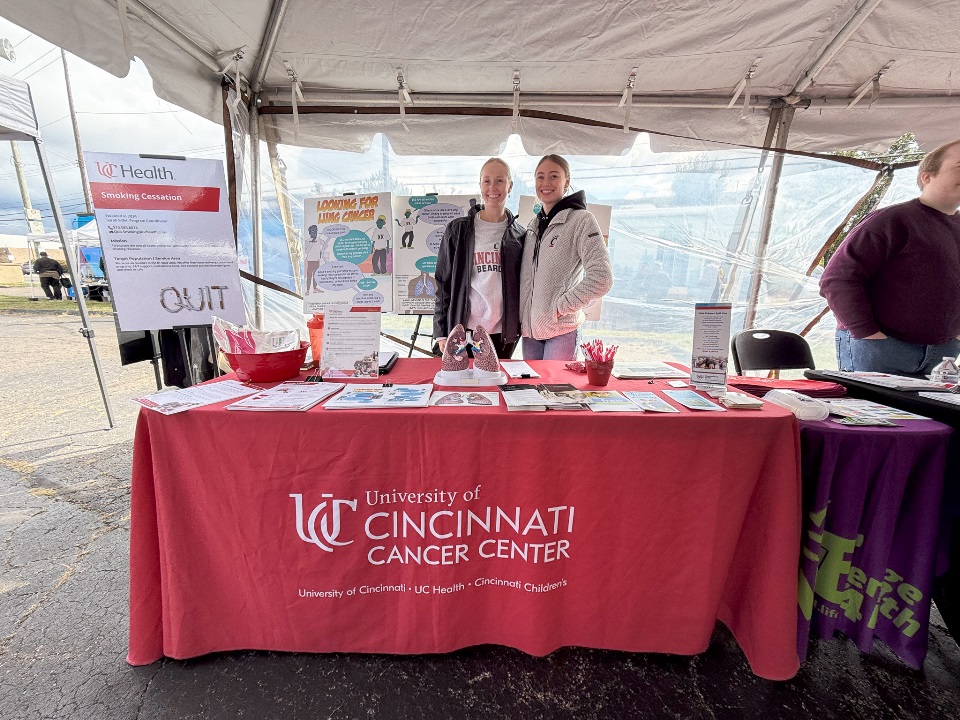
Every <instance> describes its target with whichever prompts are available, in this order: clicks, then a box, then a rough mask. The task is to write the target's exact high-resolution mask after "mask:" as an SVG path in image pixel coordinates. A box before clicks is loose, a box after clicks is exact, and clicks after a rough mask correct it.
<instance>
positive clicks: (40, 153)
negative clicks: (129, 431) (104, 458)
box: [33, 135, 115, 428]
mask: <svg viewBox="0 0 960 720" xmlns="http://www.w3.org/2000/svg"><path fill="white" fill-rule="evenodd" d="M33 144H34V146H35V147H36V148H37V157H38V158H39V159H40V169H41V171H42V172H43V182H44V184H45V185H46V186H47V196H48V197H49V198H50V209H51V210H52V211H53V221H54V222H55V223H56V225H57V233H59V235H60V244H61V245H62V246H63V254H64V256H65V257H66V258H67V272H69V273H70V282H72V283H73V292H74V295H75V296H76V298H77V307H78V308H79V309H80V321H81V323H82V324H83V327H82V328H80V334H81V335H83V336H84V337H85V338H86V339H87V344H88V345H89V346H90V355H91V356H92V357H93V367H94V370H96V373H97V382H98V383H100V394H101V395H102V396H103V407H104V408H105V409H106V411H107V421H108V422H109V423H110V427H111V428H113V427H114V425H115V423H114V421H113V408H111V407H110V396H109V395H108V393H107V383H106V380H105V379H104V377H103V369H102V368H101V367H100V356H99V355H97V346H96V343H94V341H93V338H94V334H95V333H94V331H93V328H91V327H90V318H89V316H88V315H87V303H86V301H85V300H84V299H83V286H82V285H81V284H80V283H79V282H78V280H79V277H80V274H79V273H78V272H77V268H76V261H75V260H74V258H73V253H71V252H70V248H69V246H68V243H67V230H66V226H65V224H64V222H63V214H62V213H61V212H60V201H59V200H58V199H57V191H56V189H55V188H54V187H53V176H52V174H51V173H50V165H49V163H48V162H47V153H46V151H45V150H44V149H43V140H42V139H40V137H39V135H38V136H37V137H35V138H34V139H33Z"/></svg>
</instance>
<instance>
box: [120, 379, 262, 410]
mask: <svg viewBox="0 0 960 720" xmlns="http://www.w3.org/2000/svg"><path fill="white" fill-rule="evenodd" d="M259 390H260V388H258V387H254V386H251V385H247V384H245V383H242V382H240V381H239V380H221V381H220V382H211V383H204V384H203V385H192V386H191V387H188V388H183V389H182V390H164V391H162V392H158V393H154V394H153V395H146V396H144V397H138V398H132V399H133V402H135V403H137V404H138V405H142V406H143V407H145V408H147V409H148V410H153V411H154V412H158V413H161V414H163V415H175V414H177V413H181V412H185V411H187V410H192V409H193V408H198V407H204V406H205V405H215V404H216V403H219V402H223V401H224V400H236V399H237V398H238V397H243V396H245V395H253V394H254V393H255V392H258V391H259Z"/></svg>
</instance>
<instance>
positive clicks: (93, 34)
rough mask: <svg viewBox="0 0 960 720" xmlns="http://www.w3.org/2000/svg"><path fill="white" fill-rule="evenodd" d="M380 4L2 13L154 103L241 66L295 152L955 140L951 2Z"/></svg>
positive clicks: (134, 3) (177, 3)
mask: <svg viewBox="0 0 960 720" xmlns="http://www.w3.org/2000/svg"><path fill="white" fill-rule="evenodd" d="M118 4H119V6H120V7H121V8H125V13H123V15H121V13H120V12H119V11H118ZM382 8H383V9H381V6H379V5H377V4H367V5H364V6H358V5H357V4H356V3H353V2H322V3H318V2H312V1H308V0H274V2H273V3H272V7H271V4H270V3H266V2H263V1H262V0H147V1H146V2H143V1H141V0H126V2H120V3H117V2H116V0H45V1H44V2H42V3H37V2H35V0H7V1H6V2H5V3H4V8H3V14H4V16H5V17H7V18H8V19H10V20H12V21H13V22H16V23H18V24H19V25H21V26H23V27H25V28H27V29H29V30H31V31H32V32H34V33H36V34H38V35H40V36H42V37H44V38H45V39H47V40H49V41H50V42H52V43H54V44H56V45H59V46H61V47H63V48H65V49H67V50H68V51H70V52H72V53H74V54H75V55H77V56H79V57H82V58H84V59H86V60H88V61H90V62H92V63H94V64H96V65H98V66H100V67H102V68H104V69H106V70H108V71H110V72H112V73H114V74H116V75H118V76H123V75H125V74H126V73H127V71H128V68H129V58H130V57H133V56H134V55H135V56H137V57H139V58H140V59H142V60H143V61H144V63H145V64H146V66H147V68H148V69H149V71H150V72H151V74H152V76H153V78H154V86H155V90H156V92H157V94H158V95H159V96H161V97H163V98H165V99H167V100H169V101H171V102H173V103H175V104H177V105H180V106H181V107H184V108H186V109H188V110H191V111H193V112H196V113H198V114H200V115H203V116H205V117H208V118H210V119H212V120H215V121H217V122H220V121H222V109H221V93H220V87H219V80H220V77H221V75H222V74H223V72H226V74H227V75H228V76H229V77H231V78H235V77H237V75H238V73H239V77H240V84H241V87H242V88H243V89H244V90H248V89H249V90H250V91H252V92H253V94H255V95H257V96H258V97H259V99H260V103H261V108H262V111H263V112H264V124H265V127H266V129H267V131H268V132H271V133H273V132H275V133H276V135H275V137H276V139H277V140H278V141H280V142H282V143H287V144H293V145H304V146H319V147H326V148H333V149H341V150H364V149H366V147H368V146H369V143H370V141H371V139H372V137H373V135H374V134H375V133H377V132H385V133H386V134H387V136H388V137H389V139H390V142H391V145H392V146H393V147H394V149H395V150H396V151H397V152H399V153H401V154H414V153H430V154H443V153H456V154H491V153H495V152H496V151H497V149H498V148H499V146H500V144H501V143H502V142H503V141H504V140H505V139H506V137H507V136H508V135H509V134H510V133H511V132H517V133H519V134H520V136H521V138H522V140H523V143H524V146H525V149H526V150H527V152H528V153H530V154H539V153H541V152H544V151H557V152H567V153H575V154H597V153H619V152H621V151H622V150H623V149H624V148H626V147H628V146H629V145H631V144H632V142H633V140H634V137H635V133H634V132H624V130H623V126H624V125H625V124H626V125H628V126H629V127H632V128H636V129H646V130H653V131H658V132H660V133H664V134H665V135H661V136H654V137H653V138H652V145H653V148H654V149H658V150H664V149H681V148H683V149H690V148H696V147H716V145H709V144H705V142H706V141H715V142H723V143H739V144H748V145H761V144H763V143H764V140H765V132H766V127H767V120H768V116H769V114H770V110H771V108H776V107H782V106H784V104H786V105H787V106H789V107H794V108H796V112H795V115H794V118H793V123H792V127H791V129H790V135H789V140H788V147H789V148H792V149H801V150H813V151H826V150H835V149H841V148H849V147H855V146H859V147H872V148H877V149H879V148H881V147H885V146H886V145H889V143H890V141H892V140H893V139H895V138H897V137H899V136H900V135H901V134H903V133H904V132H907V131H912V132H915V133H916V134H917V139H918V141H919V142H920V143H921V145H922V146H923V147H925V148H927V149H929V148H932V147H934V146H935V145H937V144H940V143H942V142H944V141H947V140H951V139H954V137H955V136H956V134H957V129H956V117H957V111H958V109H960V96H958V95H956V94H955V90H956V88H955V87H954V84H955V83H956V82H957V78H960V49H958V48H960V46H958V43H957V38H958V37H960V11H958V9H957V3H956V0H861V1H859V2H857V1H855V0H806V1H805V2H796V1H795V0H764V2H752V3H745V2H742V0H715V1H714V2H710V3H704V2H702V0H641V1H626V0H625V1H623V2H606V3H584V2H582V1H581V0H554V1H553V2H551V3H518V2H503V1H492V2H484V3H477V2H475V1H474V0H469V1H465V0H443V1H442V2H439V1H437V0H411V1H410V2H405V3H392V4H386V5H383V6H382ZM241 55H242V57H240V56H241ZM235 57H239V62H238V63H236V64H235V63H234V58H235ZM297 91H299V93H300V95H301V96H302V99H301V98H300V97H298V96H297ZM515 91H519V92H515ZM858 98H859V99H858ZM745 99H746V101H745ZM293 100H295V101H296V105H297V110H296V114H295V115H294V114H292V111H291V104H292V101H293ZM854 101H855V102H854ZM458 108H459V109H460V110H458ZM401 109H402V110H403V115H401ZM535 111H539V112H548V113H557V114H560V115H565V116H576V117H578V118H582V119H586V120H589V121H601V122H604V123H608V124H611V125H612V126H613V127H611V128H601V127H596V126H594V127H590V126H584V125H582V124H571V123H567V122H560V121H557V120H554V119H543V118H537V117H530V116H529V113H533V112H535ZM483 112H487V113H493V114H492V115H486V116H484V115H478V113H483ZM271 113H281V114H271ZM447 113H450V114H447Z"/></svg>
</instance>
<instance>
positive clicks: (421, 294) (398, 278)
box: [393, 195, 478, 315]
mask: <svg viewBox="0 0 960 720" xmlns="http://www.w3.org/2000/svg"><path fill="white" fill-rule="evenodd" d="M477 202H478V198H477V197H476V196H470V195H414V196H412V197H405V196H402V195H395V196H394V197H393V213H394V217H395V224H394V237H395V238H396V242H395V244H394V248H393V263H394V268H393V281H394V288H395V293H396V295H395V302H394V308H395V309H396V312H397V314H398V315H433V311H434V309H435V307H436V300H437V281H436V280H435V279H434V273H435V272H436V270H437V254H438V253H439V252H440V241H441V240H443V233H444V231H445V230H446V228H447V223H449V222H450V221H451V220H453V219H455V218H458V217H463V216H464V215H466V214H467V212H468V211H469V210H470V207H471V206H473V205H475V204H476V203H477Z"/></svg>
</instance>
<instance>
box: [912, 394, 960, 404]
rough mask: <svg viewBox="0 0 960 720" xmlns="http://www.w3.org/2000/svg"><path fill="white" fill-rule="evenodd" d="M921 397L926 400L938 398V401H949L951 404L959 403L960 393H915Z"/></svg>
mask: <svg viewBox="0 0 960 720" xmlns="http://www.w3.org/2000/svg"><path fill="white" fill-rule="evenodd" d="M917 395H919V396H920V397H922V398H927V399H928V400H939V401H940V402H945V403H950V404H951V405H960V395H955V394H954V393H944V392H922V393H917Z"/></svg>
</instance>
